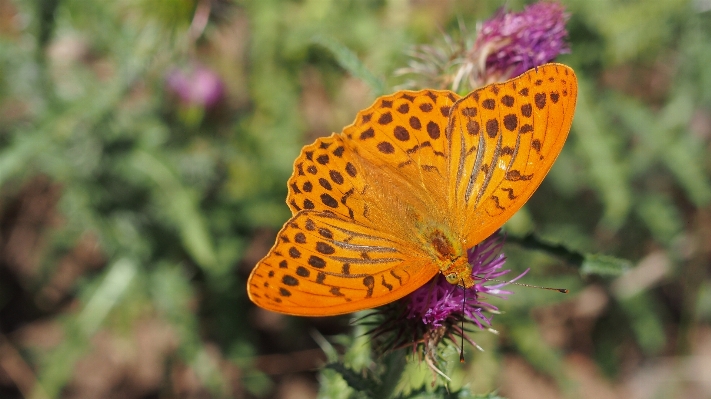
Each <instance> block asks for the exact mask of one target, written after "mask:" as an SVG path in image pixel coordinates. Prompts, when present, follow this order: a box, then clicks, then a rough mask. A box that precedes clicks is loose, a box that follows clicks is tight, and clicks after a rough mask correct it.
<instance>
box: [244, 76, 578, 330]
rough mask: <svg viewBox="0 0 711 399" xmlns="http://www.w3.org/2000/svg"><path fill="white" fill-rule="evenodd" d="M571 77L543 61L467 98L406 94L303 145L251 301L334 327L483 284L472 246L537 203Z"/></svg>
mask: <svg viewBox="0 0 711 399" xmlns="http://www.w3.org/2000/svg"><path fill="white" fill-rule="evenodd" d="M576 96H577V82H576V79H575V74H574V73H573V71H572V69H570V68H568V67H566V66H564V65H560V64H546V65H544V66H541V67H538V68H537V69H536V70H531V71H529V72H527V73H525V74H523V75H521V76H519V77H518V78H515V79H512V80H510V81H507V82H504V83H500V84H494V85H489V86H486V87H483V88H481V89H479V90H476V91H474V92H472V93H470V94H469V95H467V96H465V97H461V98H460V97H459V96H458V95H457V94H455V93H452V92H449V91H438V90H422V91H418V92H412V91H400V92H397V93H395V94H392V95H390V96H384V97H380V98H378V99H377V100H376V101H375V103H374V104H373V105H372V106H371V107H369V108H367V109H365V110H363V111H361V112H360V113H358V115H357V117H356V120H355V122H354V123H353V124H352V125H349V126H347V127H346V128H344V130H343V132H342V133H340V134H333V135H331V136H330V137H324V138H320V139H318V140H316V141H315V142H314V143H313V144H311V145H308V146H305V147H304V149H303V150H302V152H301V155H300V156H299V157H298V158H297V160H296V161H295V163H294V173H293V175H292V177H291V178H290V179H289V182H288V187H289V194H288V197H287V204H288V205H289V207H290V209H291V211H292V213H293V216H292V218H291V219H290V220H289V221H288V222H287V223H286V224H285V225H284V227H283V228H282V230H281V231H280V232H279V234H278V235H277V240H276V243H275V245H274V247H273V248H272V250H271V251H270V252H269V254H268V255H267V256H266V257H265V258H264V259H262V260H261V261H260V262H259V264H258V265H257V267H255V269H254V270H253V271H252V274H251V275H250V279H249V282H248V293H249V296H250V299H252V301H254V302H255V303H257V304H258V305H259V306H261V307H264V308H266V309H270V310H274V311H277V312H282V313H287V314H294V315H306V316H326V315H334V314H341V313H348V312H352V311H356V310H360V309H366V308H371V307H376V306H380V305H383V304H386V303H389V302H392V301H394V300H397V299H399V298H401V297H403V296H405V295H407V294H409V293H410V292H412V291H414V290H415V289H417V288H419V287H420V286H422V285H424V284H425V283H427V281H429V280H430V279H431V278H432V277H434V276H435V275H436V274H437V273H443V274H444V276H445V277H446V278H447V281H448V282H450V283H452V284H458V285H462V286H464V287H467V288H468V287H471V286H473V285H474V284H475V279H474V277H472V276H471V266H470V265H469V264H468V263H467V249H469V248H471V247H473V246H474V245H476V244H478V243H479V242H481V241H482V240H484V239H485V238H487V237H488V236H489V235H491V234H492V233H493V232H495V231H496V230H497V229H499V228H500V227H501V225H502V224H503V223H505V222H506V220H508V218H509V217H511V215H513V213H515V212H516V210H518V209H519V208H520V207H521V206H522V205H523V204H524V203H525V202H526V201H527V200H528V198H530V196H531V195H532V194H533V192H534V191H535V189H536V188H537V187H538V185H539V184H540V182H541V181H542V180H543V177H544V176H545V175H546V173H547V172H548V170H549V169H550V167H551V165H552V164H553V161H554V160H555V158H556V157H557V155H558V153H559V152H560V150H561V148H562V146H563V143H564V142H565V139H566V137H567V134H568V130H569V128H570V124H571V121H572V115H573V110H574V107H575V99H576Z"/></svg>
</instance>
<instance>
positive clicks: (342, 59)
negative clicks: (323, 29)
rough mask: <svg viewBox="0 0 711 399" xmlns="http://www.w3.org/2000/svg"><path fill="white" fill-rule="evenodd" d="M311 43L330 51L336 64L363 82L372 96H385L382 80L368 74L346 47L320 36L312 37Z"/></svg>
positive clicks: (368, 71)
mask: <svg viewBox="0 0 711 399" xmlns="http://www.w3.org/2000/svg"><path fill="white" fill-rule="evenodd" d="M312 41H313V42H314V43H316V44H319V45H321V46H323V47H324V48H326V49H327V50H328V51H330V52H331V53H332V54H333V56H334V57H336V61H338V64H339V65H340V66H341V67H343V69H345V70H346V71H348V72H350V74H351V75H353V76H355V77H356V78H358V79H360V80H362V81H363V82H365V83H366V84H367V85H368V86H369V87H370V89H371V90H373V94H375V96H376V97H377V96H381V95H383V94H385V83H384V82H383V80H382V79H380V78H378V77H377V76H375V75H374V74H373V73H372V72H370V70H369V69H368V68H366V66H365V65H363V63H362V62H361V61H360V60H359V59H358V56H357V55H356V54H355V53H354V52H353V51H351V50H350V49H349V48H348V47H346V46H344V45H343V44H341V43H339V42H337V41H336V40H333V39H331V38H329V37H325V36H321V35H317V36H314V38H313V39H312Z"/></svg>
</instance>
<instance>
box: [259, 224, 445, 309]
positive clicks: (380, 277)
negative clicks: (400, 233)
mask: <svg viewBox="0 0 711 399" xmlns="http://www.w3.org/2000/svg"><path fill="white" fill-rule="evenodd" d="M437 272H438V269H437V267H436V266H434V265H433V264H432V263H431V262H430V261H429V260H427V259H425V258H420V257H417V256H413V250H412V248H411V247H410V246H409V245H408V244H407V243H404V242H402V241H400V240H399V239H397V238H395V237H390V236H388V235H386V234H384V233H383V232H381V231H379V230H375V229H371V228H368V227H365V226H362V225H357V224H355V223H353V222H352V221H351V220H349V219H344V218H343V217H341V216H340V215H337V214H334V213H329V212H318V211H301V212H298V213H297V214H296V215H295V216H294V217H292V219H291V220H289V221H288V222H287V223H286V224H285V225H284V227H283V228H282V230H281V231H280V232H279V234H278V236H277V241H276V243H275V244H274V247H273V248H272V249H271V251H270V252H269V254H268V255H267V256H266V257H265V258H264V259H262V260H261V261H260V262H259V263H258V264H257V267H256V268H255V269H254V270H253V272H252V274H251V275H250V278H249V282H248V285H247V287H248V288H247V291H248V293H249V297H250V299H251V300H252V301H253V302H255V303H256V304H257V305H259V306H261V307H262V308H265V309H269V310H273V311H276V312H280V313H286V314H292V315H301V316H321V315H325V314H328V315H335V314H342V313H349V312H353V311H357V310H361V309H367V308H372V307H377V306H380V305H384V304H386V303H389V302H392V301H394V300H397V299H399V298H401V297H403V296H405V295H407V294H409V293H410V292H412V291H413V290H415V289H417V288H418V287H420V286H421V285H423V284H425V283H426V282H427V281H428V280H429V279H431V278H432V277H433V276H434V275H435V274H436V273H437Z"/></svg>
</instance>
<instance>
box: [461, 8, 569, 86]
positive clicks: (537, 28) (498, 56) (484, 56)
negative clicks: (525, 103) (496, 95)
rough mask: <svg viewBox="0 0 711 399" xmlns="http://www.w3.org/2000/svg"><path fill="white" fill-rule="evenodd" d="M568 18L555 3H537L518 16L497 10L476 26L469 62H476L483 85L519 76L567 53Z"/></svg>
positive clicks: (563, 10)
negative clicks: (566, 27) (566, 25)
mask: <svg viewBox="0 0 711 399" xmlns="http://www.w3.org/2000/svg"><path fill="white" fill-rule="evenodd" d="M569 17H570V16H569V14H567V13H566V12H565V9H564V8H563V5H561V4H560V3H556V2H539V3H536V4H533V5H530V6H527V7H526V8H525V9H524V10H523V11H522V12H518V13H508V12H506V11H505V10H504V9H500V10H499V11H498V12H497V13H496V15H494V17H493V18H491V19H489V20H488V21H486V22H484V23H483V24H481V25H480V26H479V29H478V35H477V39H476V42H475V43H474V47H473V48H472V52H471V53H470V55H469V58H470V59H472V60H474V61H478V62H479V64H480V71H483V72H484V76H485V80H484V83H490V82H494V81H501V80H506V79H509V78H512V77H515V76H518V75H520V74H522V73H524V72H525V71H527V70H529V69H531V68H533V67H536V66H539V65H542V64H545V63H546V62H550V61H552V60H553V59H554V58H555V57H556V56H557V55H558V54H561V53H569V52H570V47H568V44H567V43H566V42H565V38H566V37H567V36H568V32H567V31H566V30H565V22H566V21H567V20H568V18H569ZM481 66H483V68H482V67H481Z"/></svg>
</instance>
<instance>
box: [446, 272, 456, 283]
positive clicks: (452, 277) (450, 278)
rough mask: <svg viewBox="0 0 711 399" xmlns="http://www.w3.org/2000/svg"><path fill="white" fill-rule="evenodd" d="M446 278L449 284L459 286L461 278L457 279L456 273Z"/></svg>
mask: <svg viewBox="0 0 711 399" xmlns="http://www.w3.org/2000/svg"><path fill="white" fill-rule="evenodd" d="M444 278H446V279H447V282H448V283H449V284H457V283H458V282H459V278H458V277H457V275H456V274H455V273H450V274H448V275H446V276H444Z"/></svg>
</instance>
